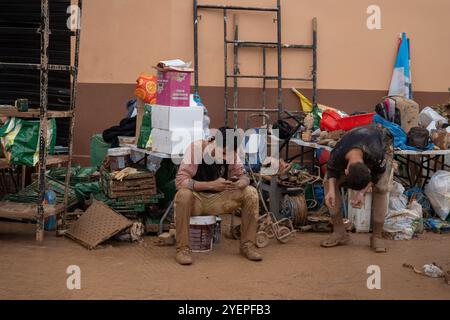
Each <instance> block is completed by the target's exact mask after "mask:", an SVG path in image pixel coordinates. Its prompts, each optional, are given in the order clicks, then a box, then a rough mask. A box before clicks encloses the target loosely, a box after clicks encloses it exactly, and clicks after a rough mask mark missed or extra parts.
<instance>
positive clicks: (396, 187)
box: [389, 181, 408, 211]
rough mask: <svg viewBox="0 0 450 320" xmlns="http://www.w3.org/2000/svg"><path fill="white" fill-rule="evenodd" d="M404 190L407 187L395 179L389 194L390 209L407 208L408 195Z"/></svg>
mask: <svg viewBox="0 0 450 320" xmlns="http://www.w3.org/2000/svg"><path fill="white" fill-rule="evenodd" d="M404 192H405V188H404V187H403V186H402V185H401V184H400V183H398V182H397V181H394V182H393V185H392V190H391V192H390V195H389V211H399V210H404V209H406V206H407V205H408V197H407V196H405V195H404Z"/></svg>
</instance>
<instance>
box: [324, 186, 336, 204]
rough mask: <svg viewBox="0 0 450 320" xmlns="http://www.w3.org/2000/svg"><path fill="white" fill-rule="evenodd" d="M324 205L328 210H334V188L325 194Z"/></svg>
mask: <svg viewBox="0 0 450 320" xmlns="http://www.w3.org/2000/svg"><path fill="white" fill-rule="evenodd" d="M325 204H326V205H327V207H328V208H334V206H335V205H336V194H335V193H334V188H333V189H330V190H328V192H327V194H326V195H325Z"/></svg>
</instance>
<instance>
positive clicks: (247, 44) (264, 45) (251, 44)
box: [194, 0, 317, 127]
mask: <svg viewBox="0 0 450 320" xmlns="http://www.w3.org/2000/svg"><path fill="white" fill-rule="evenodd" d="M201 9H214V10H222V11H223V28H224V32H223V42H224V109H225V125H228V114H229V113H230V112H233V116H234V117H233V120H234V121H233V122H234V126H235V127H236V126H237V118H238V112H262V113H264V114H266V113H268V112H271V113H277V114H278V119H280V118H281V114H282V112H283V111H284V109H283V100H282V89H283V81H308V82H311V83H312V89H313V96H312V102H313V105H314V106H315V105H317V19H316V18H314V19H313V20H312V30H313V31H312V38H313V39H312V40H313V41H312V44H308V45H305V44H285V43H282V39H281V0H277V6H276V7H272V8H270V7H245V6H227V5H207V4H198V1H197V0H194V72H195V74H194V77H195V93H196V94H198V91H199V63H198V62H199V52H198V51H199V50H198V22H199V13H198V12H199V10H201ZM228 11H259V12H269V13H270V12H272V13H276V22H277V41H276V42H273V41H247V40H240V39H239V27H238V24H237V20H235V26H234V39H233V40H229V39H228ZM228 45H233V74H228ZM240 48H261V50H262V55H263V66H262V69H263V73H262V75H242V74H240V72H239V66H238V63H239V62H238V54H239V49H240ZM268 49H276V50H277V75H276V76H275V75H267V73H266V62H267V61H266V56H267V50H268ZM283 49H285V50H291V49H297V50H299V49H300V50H311V51H312V71H311V77H310V78H301V77H283V75H282V74H283V73H282V51H283ZM242 78H245V79H262V80H263V88H262V100H263V102H262V108H243V107H240V106H239V104H238V79H242ZM229 79H233V88H234V94H233V98H234V99H233V107H232V108H230V107H229V97H228V80H229ZM272 80H276V81H277V106H276V109H275V108H267V81H272Z"/></svg>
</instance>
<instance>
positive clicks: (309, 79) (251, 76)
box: [227, 74, 313, 81]
mask: <svg viewBox="0 0 450 320" xmlns="http://www.w3.org/2000/svg"><path fill="white" fill-rule="evenodd" d="M227 77H228V78H247V79H266V80H278V76H265V75H245V74H242V75H228V76H227ZM281 79H282V80H286V81H289V80H292V81H313V79H312V78H295V77H281Z"/></svg>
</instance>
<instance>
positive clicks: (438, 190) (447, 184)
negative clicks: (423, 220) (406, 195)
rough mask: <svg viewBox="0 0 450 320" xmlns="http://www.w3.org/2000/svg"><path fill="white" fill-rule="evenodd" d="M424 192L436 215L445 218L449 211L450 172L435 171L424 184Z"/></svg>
mask: <svg viewBox="0 0 450 320" xmlns="http://www.w3.org/2000/svg"><path fill="white" fill-rule="evenodd" d="M425 194H426V195H427V197H428V199H429V200H430V203H431V206H432V207H433V209H434V211H435V212H436V213H437V215H438V216H439V217H440V218H441V219H442V220H446V219H447V217H448V215H449V213H450V172H448V171H437V172H436V173H435V174H434V175H433V176H432V177H431V179H430V182H428V184H427V185H426V187H425Z"/></svg>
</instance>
